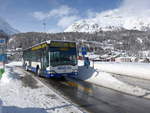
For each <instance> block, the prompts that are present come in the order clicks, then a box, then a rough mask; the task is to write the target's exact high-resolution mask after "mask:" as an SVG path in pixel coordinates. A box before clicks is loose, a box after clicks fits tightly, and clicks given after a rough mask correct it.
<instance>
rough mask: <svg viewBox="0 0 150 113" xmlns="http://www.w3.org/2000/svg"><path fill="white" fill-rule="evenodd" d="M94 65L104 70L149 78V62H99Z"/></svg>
mask: <svg viewBox="0 0 150 113" xmlns="http://www.w3.org/2000/svg"><path fill="white" fill-rule="evenodd" d="M94 66H95V67H96V68H97V69H99V70H102V71H105V72H110V73H114V74H120V75H127V76H131V77H136V78H141V79H148V80H150V64H146V63H115V62H100V63H95V64H94Z"/></svg>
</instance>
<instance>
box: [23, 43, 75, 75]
mask: <svg viewBox="0 0 150 113" xmlns="http://www.w3.org/2000/svg"><path fill="white" fill-rule="evenodd" d="M23 66H24V67H25V69H26V70H29V71H32V72H34V73H36V75H38V76H44V77H47V78H50V77H59V78H60V77H64V76H69V77H76V76H77V75H78V64H77V49H76V42H73V41H57V40H48V41H45V42H42V43H40V44H37V45H35V46H32V47H31V48H28V49H25V50H23Z"/></svg>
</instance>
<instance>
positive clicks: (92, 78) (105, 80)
mask: <svg viewBox="0 0 150 113" xmlns="http://www.w3.org/2000/svg"><path fill="white" fill-rule="evenodd" d="M79 79H81V80H85V81H88V82H91V83H94V84H97V85H100V86H104V87H107V88H111V89H114V90H117V91H121V92H124V93H127V94H131V95H136V96H143V95H145V94H146V93H150V91H147V90H145V89H142V88H139V87H135V86H132V85H129V84H126V83H124V82H121V81H119V80H118V79H116V78H114V77H113V76H112V75H111V74H109V73H105V72H101V71H100V70H95V69H93V68H91V67H90V68H88V69H87V68H85V67H79Z"/></svg>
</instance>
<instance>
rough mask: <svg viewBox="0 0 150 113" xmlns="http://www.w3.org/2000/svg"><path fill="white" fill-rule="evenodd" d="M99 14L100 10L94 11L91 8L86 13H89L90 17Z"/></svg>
mask: <svg viewBox="0 0 150 113" xmlns="http://www.w3.org/2000/svg"><path fill="white" fill-rule="evenodd" d="M97 14H98V12H94V11H92V10H91V9H88V10H87V11H86V15H87V17H88V18H93V17H95V16H96V15H97Z"/></svg>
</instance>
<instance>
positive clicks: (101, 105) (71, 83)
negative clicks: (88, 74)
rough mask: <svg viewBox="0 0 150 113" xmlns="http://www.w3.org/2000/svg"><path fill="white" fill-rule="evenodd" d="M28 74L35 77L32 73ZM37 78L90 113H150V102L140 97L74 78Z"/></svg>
mask: <svg viewBox="0 0 150 113" xmlns="http://www.w3.org/2000/svg"><path fill="white" fill-rule="evenodd" d="M27 74H28V75H29V76H34V75H33V74H32V73H27ZM34 77H36V76H34ZM36 78H37V79H38V80H40V81H41V82H42V83H44V84H45V85H46V86H48V87H49V88H51V89H53V90H54V91H56V92H57V93H59V94H60V95H62V96H63V97H65V98H67V99H68V100H69V101H72V102H73V103H75V104H76V105H78V106H79V107H81V108H83V109H85V110H87V111H88V112H90V113H149V112H150V100H146V99H143V98H140V97H135V96H130V95H127V94H123V93H120V92H117V91H114V90H111V89H107V88H104V87H100V86H97V85H94V84H90V83H87V82H84V81H80V80H75V79H72V78H66V79H65V80H60V79H59V80H58V79H47V78H41V77H36Z"/></svg>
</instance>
